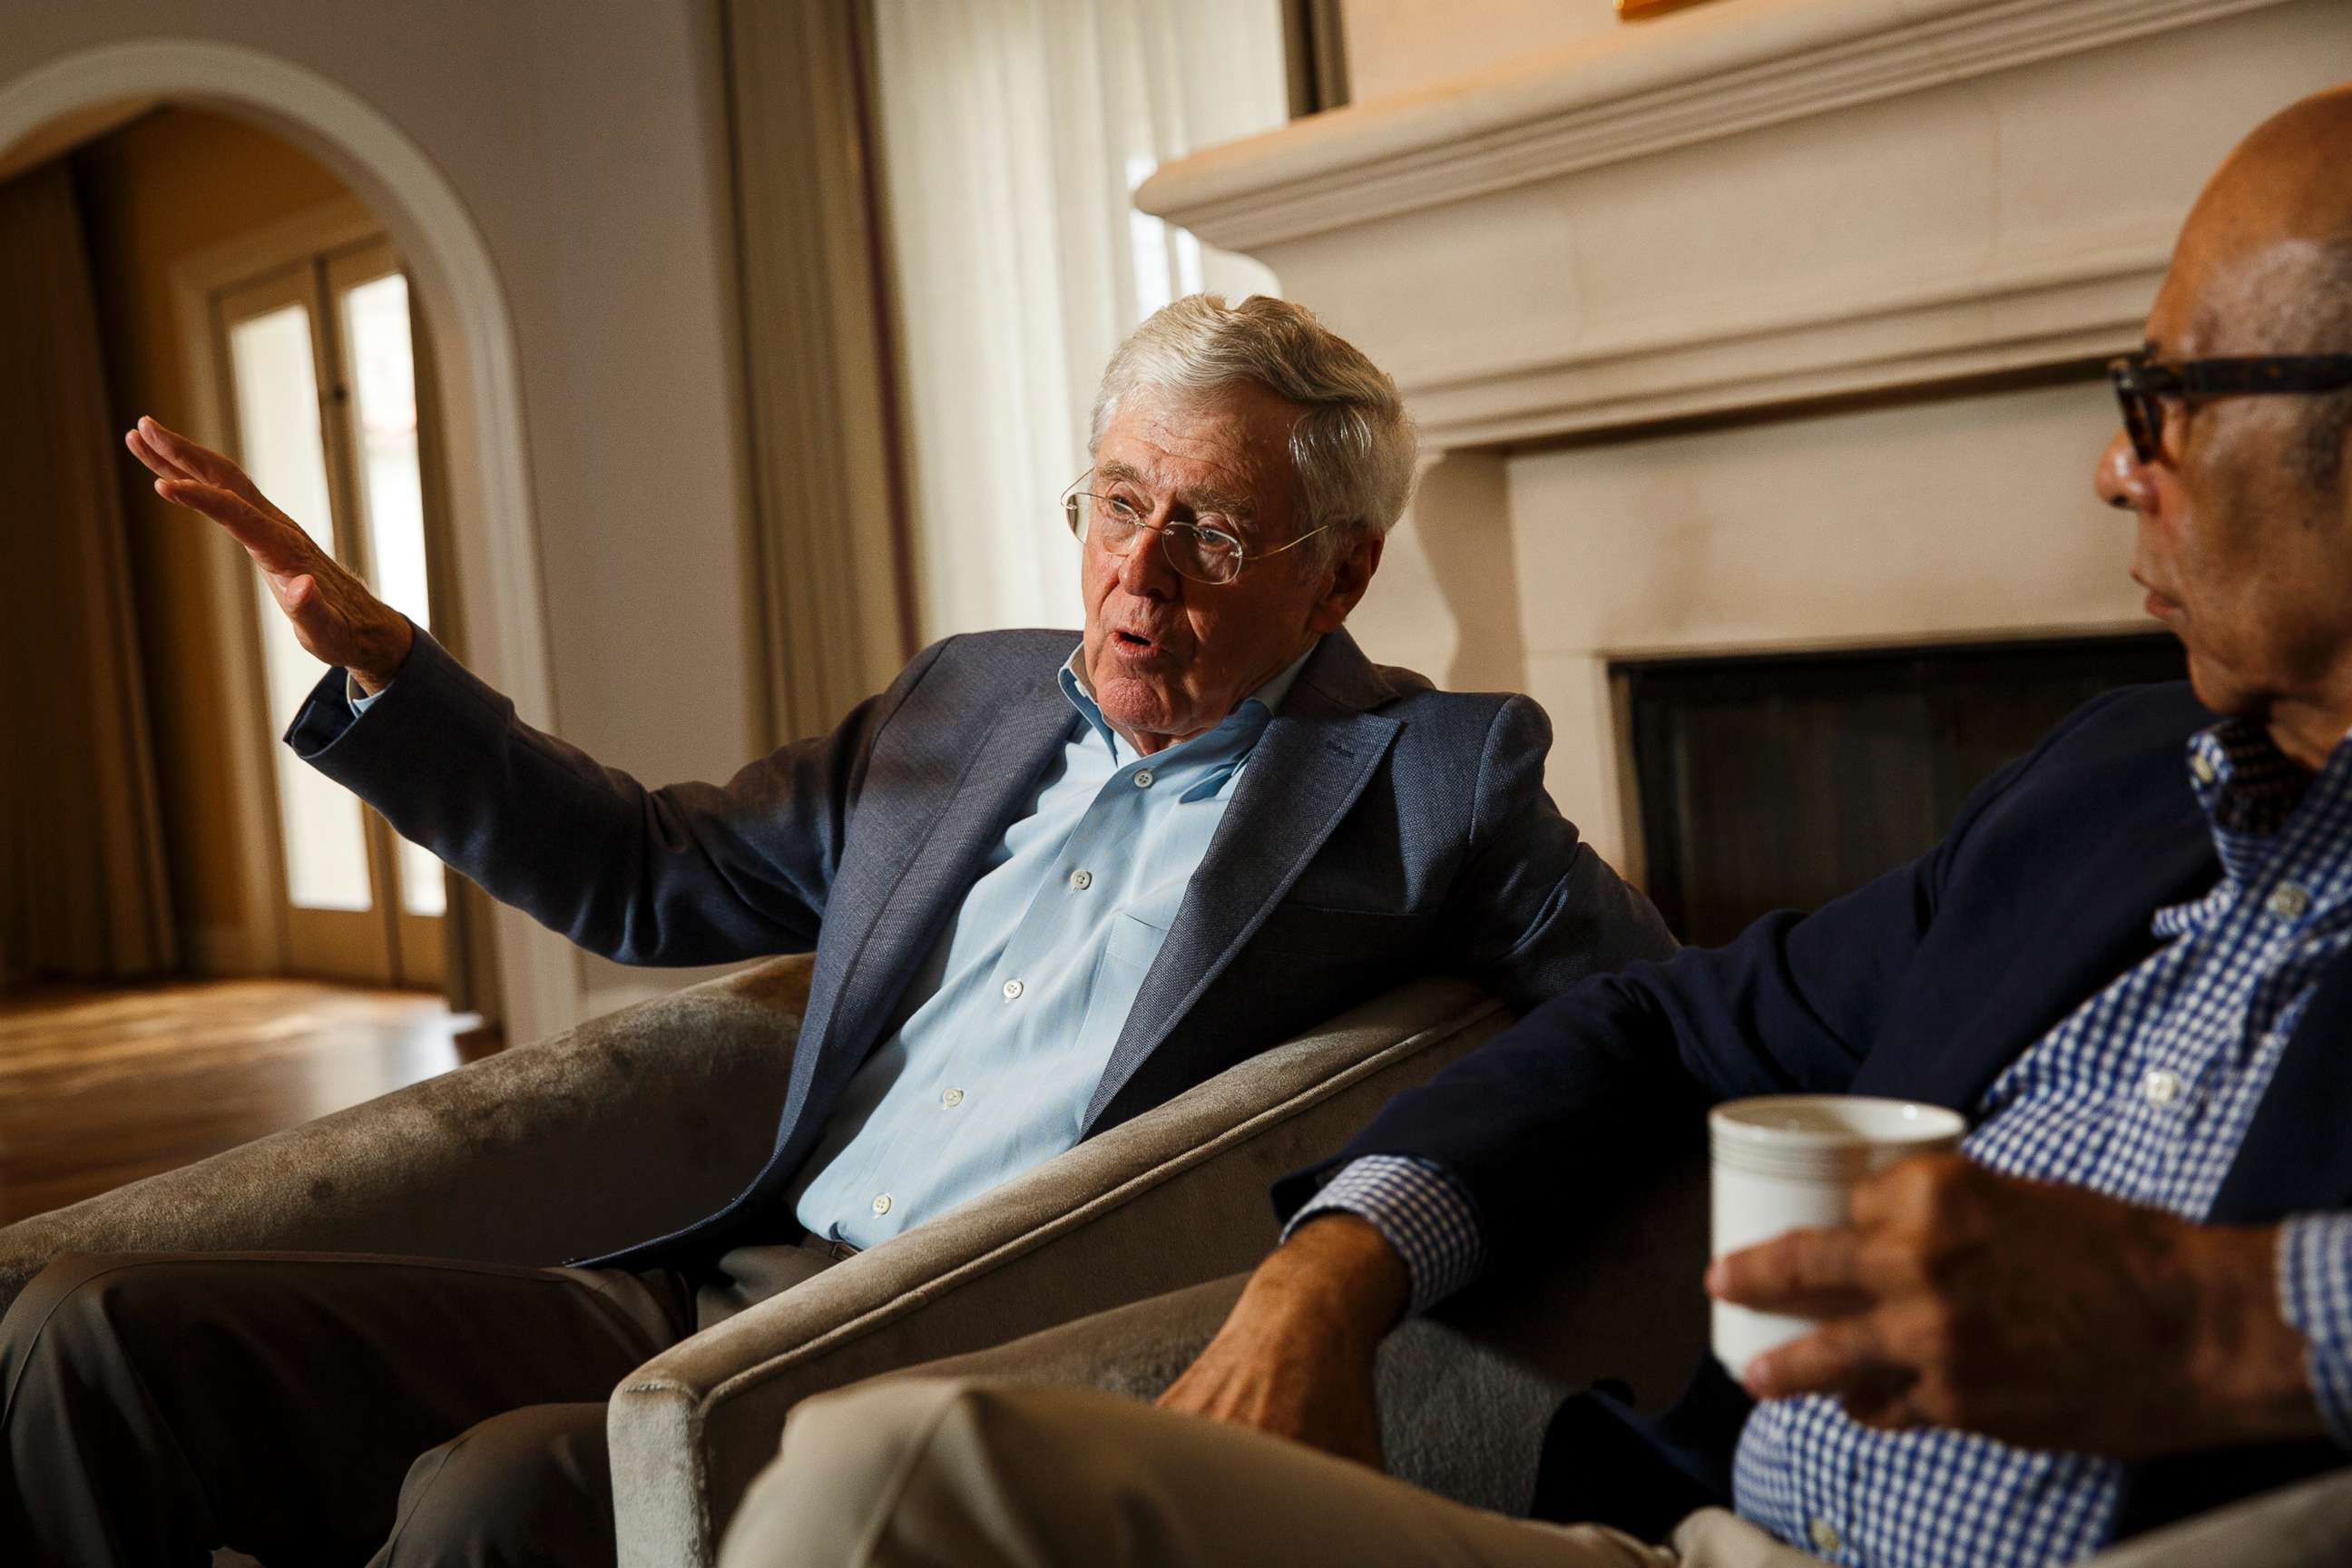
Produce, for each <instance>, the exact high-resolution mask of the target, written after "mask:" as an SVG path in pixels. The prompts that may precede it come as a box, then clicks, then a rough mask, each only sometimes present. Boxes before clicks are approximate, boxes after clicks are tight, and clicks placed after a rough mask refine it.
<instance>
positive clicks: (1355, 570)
mask: <svg viewBox="0 0 2352 1568" xmlns="http://www.w3.org/2000/svg"><path fill="white" fill-rule="evenodd" d="M1384 543H1386V541H1384V540H1382V539H1381V538H1380V537H1379V536H1378V535H1373V536H1370V537H1369V538H1366V539H1362V540H1360V541H1358V542H1356V543H1355V544H1354V545H1352V546H1351V547H1349V551H1348V552H1347V553H1346V554H1344V555H1342V556H1340V557H1339V560H1337V561H1335V562H1333V563H1331V584H1330V586H1328V588H1326V589H1324V591H1323V597H1322V598H1321V599H1319V600H1318V601H1316V605H1315V609H1314V612H1313V613H1312V614H1310V615H1309V616H1307V625H1308V626H1312V627H1314V628H1315V630H1316V631H1317V632H1318V633H1324V632H1336V631H1338V630H1339V627H1340V626H1341V624H1342V623H1344V622H1345V621H1346V620H1347V618H1348V615H1349V611H1351V610H1353V609H1354V608H1355V607H1356V601H1358V600H1359V599H1361V598H1362V597H1363V596H1364V590H1365V589H1367V588H1369V587H1370V586H1371V585H1372V574H1373V573H1375V572H1377V571H1379V570H1380V569H1381V546H1382V545H1383V544H1384Z"/></svg>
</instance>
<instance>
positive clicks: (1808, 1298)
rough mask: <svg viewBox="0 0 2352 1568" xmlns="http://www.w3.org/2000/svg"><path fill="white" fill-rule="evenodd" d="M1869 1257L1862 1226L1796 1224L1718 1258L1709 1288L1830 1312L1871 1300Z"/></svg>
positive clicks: (1756, 1301)
mask: <svg viewBox="0 0 2352 1568" xmlns="http://www.w3.org/2000/svg"><path fill="white" fill-rule="evenodd" d="M1868 1287H1869V1279H1868V1278H1867V1275H1866V1271H1865V1269H1864V1247H1863V1237H1862V1233H1861V1232H1859V1231H1856V1230H1853V1229H1850V1228H1848V1227H1845V1226H1836V1227H1833V1228H1829V1229H1821V1230H1792V1231H1790V1232H1789V1233H1788V1234H1787V1235H1786V1236H1780V1237H1774V1238H1773V1239H1772V1240H1770V1241H1767V1242H1761V1243H1759V1244H1758V1245H1757V1246H1754V1247H1745V1248H1742V1249H1741V1250H1740V1251H1738V1252H1731V1253H1726V1254H1725V1255H1724V1256H1723V1257H1721V1258H1717V1259H1716V1260H1715V1263H1714V1265H1713V1266H1712V1267H1710V1268H1708V1269H1707V1271H1706V1289H1707V1293H1708V1294H1709V1295H1711V1296H1714V1297H1715V1298H1717V1300H1724V1301H1734V1302H1737V1303H1738V1304H1739V1305H1740V1306H1743V1307H1753V1308H1755V1309H1757V1310H1759V1311H1766V1312H1792V1313H1795V1314H1797V1315H1799V1316H1801V1317H1822V1316H1829V1315H1832V1313H1834V1312H1836V1311H1839V1310H1844V1311H1852V1310H1854V1306H1855V1304H1856V1303H1858V1302H1863V1301H1866V1300H1868V1294H1867V1292H1868Z"/></svg>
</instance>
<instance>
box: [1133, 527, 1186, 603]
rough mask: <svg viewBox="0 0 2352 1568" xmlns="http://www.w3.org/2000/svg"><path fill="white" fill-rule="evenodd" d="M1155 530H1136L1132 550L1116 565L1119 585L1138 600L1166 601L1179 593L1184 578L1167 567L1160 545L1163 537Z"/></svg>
mask: <svg viewBox="0 0 2352 1568" xmlns="http://www.w3.org/2000/svg"><path fill="white" fill-rule="evenodd" d="M1164 537H1165V535H1163V534H1162V533H1161V532H1160V530H1159V529H1158V528H1156V527H1145V528H1142V529H1139V530H1138V531H1136V535H1135V548H1134V549H1132V550H1130V551H1129V552H1127V558H1126V559H1125V560H1123V561H1121V562H1120V563H1118V585H1119V586H1120V587H1121V588H1122V589H1124V590H1126V591H1127V592H1128V593H1129V594H1131V595H1134V596H1135V597H1136V598H1139V599H1167V598H1172V597H1174V596H1175V595H1177V594H1178V593H1180V592H1181V591H1182V584H1183V579H1181V577H1179V576H1177V575H1176V570H1175V568H1174V567H1172V566H1171V565H1169V564H1168V556H1167V553H1166V552H1164V551H1163V550H1162V549H1161V548H1160V540H1161V539H1162V538H1164Z"/></svg>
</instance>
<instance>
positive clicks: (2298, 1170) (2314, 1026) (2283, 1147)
mask: <svg viewBox="0 0 2352 1568" xmlns="http://www.w3.org/2000/svg"><path fill="white" fill-rule="evenodd" d="M2348 1026H2352V959H2338V960H2336V963H2335V964H2334V965H2333V966H2332V967H2331V968H2330V969H2329V970H2328V971H2327V972H2326V973H2325V974H2323V975H2322V976H2321V977H2320V980H2319V985H2318V989H2317V990H2315V992H2313V994H2312V997H2311V1002H2310V1004H2309V1005H2307V1006H2305V1008H2304V1010H2303V1017H2302V1019H2301V1020H2300V1021H2299V1022H2298V1023H2297V1024H2296V1025H2295V1026H2294V1035H2293V1036H2292V1037H2290V1038H2289V1039H2288V1040H2287V1043H2286V1054H2285V1055H2284V1056H2283V1057H2281V1058H2279V1065H2278V1071H2277V1073H2276V1075H2275V1076H2273V1078H2272V1079H2271V1082H2270V1087H2269V1088H2268V1089H2264V1090H2263V1099H2262V1103H2261V1104H2260V1105H2258V1106H2256V1107H2255V1109H2254V1120H2253V1122H2252V1125H2251V1126H2249V1127H2248V1128H2247V1129H2246V1136H2245V1140H2244V1142H2241V1143H2240V1144H2239V1145H2238V1156H2237V1158H2236V1159H2235V1160H2234V1161H2232V1162H2231V1165H2230V1173H2229V1174H2228V1175H2226V1176H2224V1177H2222V1178H2221V1191H2220V1192H2219V1193H2217V1194H2214V1196H2213V1212H2212V1213H2211V1214H2210V1215H2208V1216H2207V1217H2208V1218H2209V1219H2210V1220H2211V1221H2212V1222H2213V1223H2214V1224H2216V1225H2253V1224H2261V1223H2266V1222H2268V1221H2271V1220H2275V1219H2277V1218H2279V1217H2281V1216H2282V1215H2287V1214H2291V1213H2294V1211H2296V1210H2298V1209H2310V1208H2337V1207H2341V1206H2342V1205H2343V1204H2344V1202H2345V1199H2346V1198H2347V1195H2352V1138H2347V1136H2345V1132H2344V1117H2345V1111H2346V1110H2347V1107H2352V1039H2347V1037H2346V1036H2347V1027H2348Z"/></svg>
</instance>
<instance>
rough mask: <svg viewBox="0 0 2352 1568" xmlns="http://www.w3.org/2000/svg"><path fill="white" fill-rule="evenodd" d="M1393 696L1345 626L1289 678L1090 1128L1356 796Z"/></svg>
mask: <svg viewBox="0 0 2352 1568" xmlns="http://www.w3.org/2000/svg"><path fill="white" fill-rule="evenodd" d="M1393 695H1394V692H1393V690H1392V689H1391V688H1390V687H1389V686H1388V685H1387V683H1386V682H1384V681H1382V680H1381V678H1380V675H1379V673H1378V672H1377V671H1376V670H1374V669H1373V668H1372V666H1371V663H1370V660H1368V659H1366V658H1364V656H1363V653H1362V651H1361V650H1360V649H1359V648H1358V647H1356V643H1355V639H1354V638H1352V637H1349V636H1348V634H1347V633H1346V632H1344V631H1337V632H1333V633H1331V634H1330V635H1329V636H1328V637H1325V638H1324V640H1323V646H1322V647H1319V648H1318V649H1317V650H1316V654H1315V657H1314V658H1312V659H1310V660H1309V661H1308V663H1307V668H1305V669H1303V670H1301V671H1300V672H1299V677H1298V680H1297V684H1296V685H1294V686H1293V687H1292V688H1291V689H1290V695H1289V697H1288V698H1287V699H1286V700H1285V701H1284V703H1283V705H1282V711H1281V712H1280V713H1278V714H1276V716H1275V719H1274V721H1273V722H1272V723H1270V724H1268V725H1267V726H1266V728H1265V735H1263V736H1262V737H1260V739H1259V741H1258V743H1257V748H1256V750H1255V751H1254V752H1252V753H1251V754H1250V760H1249V763H1248V765H1247V766H1245V767H1244V768H1243V770H1242V773H1241V780H1240V782H1239V783H1238V784H1236V785H1235V786H1234V800H1233V805H1231V806H1230V807H1229V808H1227V810H1226V812H1225V816H1224V820H1223V822H1221V823H1219V824H1218V825H1217V831H1216V835H1215V837H1213V838H1212V839H1211V840H1210V842H1209V850H1208V853H1207V854H1206V855H1204V856H1202V858H1201V864H1200V866H1199V868H1197V869H1195V870H1194V871H1193V873H1192V883H1191V885H1190V887H1189V889H1187V891H1186V892H1185V895H1184V901H1183V902H1182V903H1181V905H1179V906H1178V908H1177V910H1176V920H1175V923H1174V924H1172V925H1171V926H1170V927H1169V930H1168V940H1167V941H1166V942H1164V943H1163V944H1161V946H1160V956H1159V957H1158V958H1157V959H1156V960H1155V961H1154V962H1153V963H1152V965H1151V968H1150V971H1149V972H1148V973H1145V975H1144V977H1143V987H1142V989H1141V990H1140V991H1139V992H1138V993H1137V994H1136V997H1135V1005H1134V1006H1132V1007H1131V1008H1129V1010H1128V1015H1127V1025H1126V1027H1125V1028H1123V1029H1121V1030H1120V1031H1119V1037H1118V1044H1117V1045H1116V1046H1114V1047H1112V1049H1111V1054H1110V1060H1109V1062H1108V1064H1107V1065H1106V1066H1105V1067H1104V1069H1103V1076H1102V1080H1101V1081H1100V1082H1099V1083H1098V1084H1097V1085H1096V1086H1095V1093H1094V1099H1093V1100H1091V1101H1090V1102H1089V1103H1088V1104H1087V1116H1086V1125H1087V1128H1088V1129H1091V1128H1092V1127H1093V1126H1094V1124H1095V1121H1096V1120H1097V1118H1098V1117H1100V1116H1101V1115H1102V1113H1103V1110H1104V1109H1105V1108H1106V1107H1108V1105H1109V1104H1110V1101H1111V1099H1112V1097H1113V1096H1114V1095H1116V1094H1117V1093H1118V1091H1119V1089H1121V1088H1122V1087H1124V1086H1125V1085H1126V1083H1127V1081H1128V1079H1130V1078H1132V1077H1134V1076H1135V1071H1136V1069H1137V1068H1139V1067H1141V1066H1142V1065H1143V1063H1144V1061H1145V1060H1146V1059H1147V1058H1150V1055H1151V1054H1152V1053H1153V1052H1154V1051H1156V1050H1158V1049H1159V1048H1160V1046H1161V1044H1162V1043H1164V1042H1165V1041H1166V1040H1167V1038H1168V1037H1169V1035H1170V1033H1171V1031H1173V1030H1174V1029H1175V1027H1176V1026H1177V1025H1178V1024H1179V1023H1180V1022H1181V1021H1182V1019H1183V1016H1184V1015H1185V1013H1186V1012H1187V1011H1189V1010H1190V1009H1191V1007H1192V1005H1193V1003H1195V1002H1196V1001H1198V1000H1199V999H1200V997H1201V994H1202V992H1204V991H1206V990H1207V989H1208V988H1209V986H1210V985H1211V984H1213V983H1214V982H1215V980H1216V978H1217V976H1218V975H1220V974H1222V973H1224V970H1225V966H1226V965H1227V964H1228V963H1232V962H1233V959H1234V954H1235V953H1236V952H1240V950H1241V947H1242V944H1243V943H1244V942H1247V941H1249V939H1250V936H1251V934H1252V933H1253V932H1255V931H1256V930H1257V928H1258V926H1259V925H1260V924H1262V923H1263V922H1264V921H1265V917H1266V915H1267V913H1268V912H1269V911H1271V910H1273V908H1274V906H1275V905H1276V903H1277V902H1279V901H1280V900H1281V898H1282V895H1283V894H1285V893H1286V892H1288V891H1289V890H1290V886H1291V884H1292V883H1294V882H1296V881H1297V879H1298V877H1299V874H1300V873H1301V872H1303V871H1305V870H1306V869H1307V862H1308V861H1310V860H1312V859H1313V858H1315V855H1316V853H1317V852H1318V850H1320V849H1321V848H1322V847H1323V845H1324V843H1325V842H1326V841H1327V840H1328V838H1329V837H1331V833H1332V830H1333V829H1335V828H1337V827H1338V826H1339V820H1340V818H1342V817H1344V816H1347V814H1348V811H1349V808H1350V807H1352V806H1353V805H1355V804H1356V801H1357V798H1358V797H1359V796H1360V795H1362V794H1363V792H1364V785H1365V784H1367V783H1368V782H1370V779H1371V776H1372V772H1373V770H1374V769H1375V768H1377V767H1378V766H1379V765H1380V762H1381V757H1383V756H1385V755H1386V754H1387V752H1388V749H1389V745H1390V743H1391V742H1392V741H1393V740H1394V739H1395V737H1396V731H1397V729H1398V725H1397V721H1395V720H1393V719H1386V718H1382V717H1381V716H1380V715H1379V714H1377V713H1368V712H1365V711H1363V710H1365V709H1367V708H1370V707H1372V706H1374V705H1375V704H1377V703H1380V702H1383V701H1385V700H1388V699H1389V698H1390V697H1391V696H1393Z"/></svg>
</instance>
